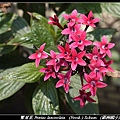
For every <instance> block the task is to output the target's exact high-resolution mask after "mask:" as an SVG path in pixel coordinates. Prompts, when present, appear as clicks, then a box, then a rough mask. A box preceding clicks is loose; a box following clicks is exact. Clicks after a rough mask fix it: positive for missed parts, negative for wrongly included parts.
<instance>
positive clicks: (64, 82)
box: [56, 70, 72, 93]
mask: <svg viewBox="0 0 120 120" xmlns="http://www.w3.org/2000/svg"><path fill="white" fill-rule="evenodd" d="M71 72H72V70H69V71H68V72H67V73H66V74H65V75H64V74H62V73H59V74H58V75H57V77H58V78H59V79H60V80H59V81H58V82H57V83H56V88H58V87H61V86H63V87H64V90H65V92H66V93H68V91H69V85H70V77H71Z"/></svg>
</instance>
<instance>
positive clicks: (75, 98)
mask: <svg viewBox="0 0 120 120" xmlns="http://www.w3.org/2000/svg"><path fill="white" fill-rule="evenodd" d="M73 99H74V100H81V98H80V96H76V97H74V98H73Z"/></svg>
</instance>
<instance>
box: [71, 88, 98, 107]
mask: <svg viewBox="0 0 120 120" xmlns="http://www.w3.org/2000/svg"><path fill="white" fill-rule="evenodd" d="M79 93H80V95H79V96H76V97H74V98H73V99H74V100H79V101H80V107H81V108H82V107H84V105H85V103H86V101H88V102H96V101H95V100H93V99H92V98H90V96H91V93H90V92H87V93H86V92H85V91H84V90H79Z"/></svg>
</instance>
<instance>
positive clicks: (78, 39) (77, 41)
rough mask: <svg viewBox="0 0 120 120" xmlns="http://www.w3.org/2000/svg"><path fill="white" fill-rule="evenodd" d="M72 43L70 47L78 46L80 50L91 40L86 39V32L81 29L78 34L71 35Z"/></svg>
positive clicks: (89, 43)
mask: <svg viewBox="0 0 120 120" xmlns="http://www.w3.org/2000/svg"><path fill="white" fill-rule="evenodd" d="M72 38H73V40H74V41H73V43H72V44H71V45H70V46H71V47H72V48H76V47H78V48H79V49H80V50H82V51H83V50H84V46H89V45H91V44H92V42H91V41H90V40H86V32H85V31H83V32H81V34H80V35H79V36H78V35H76V34H75V35H73V36H72Z"/></svg>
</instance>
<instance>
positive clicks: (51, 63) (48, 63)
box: [46, 59, 55, 65]
mask: <svg viewBox="0 0 120 120" xmlns="http://www.w3.org/2000/svg"><path fill="white" fill-rule="evenodd" d="M54 64H55V62H54V60H53V59H51V60H49V61H48V62H47V64H46V65H54Z"/></svg>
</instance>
